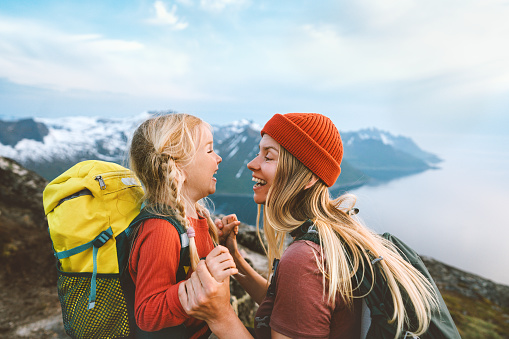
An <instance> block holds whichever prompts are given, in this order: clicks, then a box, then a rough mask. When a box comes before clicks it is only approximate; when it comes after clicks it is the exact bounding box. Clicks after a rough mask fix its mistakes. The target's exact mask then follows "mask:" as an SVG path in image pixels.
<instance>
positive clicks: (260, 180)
mask: <svg viewBox="0 0 509 339" xmlns="http://www.w3.org/2000/svg"><path fill="white" fill-rule="evenodd" d="M251 180H252V181H254V182H256V184H254V186H253V188H256V187H261V186H265V185H267V182H266V181H265V180H262V179H259V178H255V177H253V178H252V179H251Z"/></svg>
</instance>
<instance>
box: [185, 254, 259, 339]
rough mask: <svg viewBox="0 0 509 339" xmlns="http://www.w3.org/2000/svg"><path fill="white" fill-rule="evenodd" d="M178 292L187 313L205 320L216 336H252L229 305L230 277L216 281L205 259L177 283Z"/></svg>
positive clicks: (227, 337) (236, 338) (237, 338)
mask: <svg viewBox="0 0 509 339" xmlns="http://www.w3.org/2000/svg"><path fill="white" fill-rule="evenodd" d="M211 253H212V252H211ZM207 258H208V257H207ZM178 295H179V299H180V303H181V304H182V307H183V308H184V310H185V311H186V313H187V314H189V315H190V316H193V317H195V318H197V319H201V320H205V321H206V322H207V324H208V325H209V327H210V330H211V331H212V332H213V333H214V334H216V335H217V336H218V337H219V338H225V339H229V338H231V339H233V338H235V339H239V338H252V336H251V335H250V334H249V332H248V331H247V329H246V327H245V326H244V325H243V324H242V322H241V321H240V319H239V318H238V317H237V315H236V314H235V311H234V310H233V308H232V307H231V305H230V279H229V278H226V279H225V280H224V281H223V282H217V280H216V279H214V277H213V276H212V275H211V274H210V272H209V270H208V269H207V264H206V262H205V261H204V260H201V261H200V262H199V263H198V265H197V266H196V270H195V271H194V272H193V274H191V278H189V279H188V280H185V281H183V282H182V283H181V284H180V285H179V291H178Z"/></svg>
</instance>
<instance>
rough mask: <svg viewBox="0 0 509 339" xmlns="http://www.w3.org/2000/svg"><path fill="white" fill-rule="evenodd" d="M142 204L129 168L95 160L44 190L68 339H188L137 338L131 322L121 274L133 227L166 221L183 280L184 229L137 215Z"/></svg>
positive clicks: (126, 277)
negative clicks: (175, 237) (176, 239)
mask: <svg viewBox="0 0 509 339" xmlns="http://www.w3.org/2000/svg"><path fill="white" fill-rule="evenodd" d="M142 197H143V189H142V187H141V184H140V183H139V181H138V180H137V179H136V178H135V177H134V175H133V174H132V173H131V172H130V171H129V170H128V169H126V168H124V167H122V166H120V165H118V164H115V163H111V162H105V161H97V160H88V161H83V162H80V163H78V164H76V165H74V166H73V167H71V168H70V169H69V170H67V171H65V172H64V173H62V174H61V175H60V176H58V177H57V178H55V179H54V180H53V181H51V182H50V183H49V184H48V185H47V186H46V188H45V190H44V193H43V203H44V209H45V213H46V215H47V218H48V225H49V233H50V238H51V241H52V244H53V250H54V254H55V257H56V258H57V274H58V280H57V288H58V297H59V299H60V304H61V307H62V318H63V323H64V327H65V331H66V333H67V334H68V335H69V336H70V337H71V338H133V337H136V338H159V337H168V336H170V337H172V338H187V337H188V335H187V334H186V333H185V332H186V329H185V328H184V327H183V325H181V326H177V327H172V328H168V329H164V330H162V331H159V332H143V331H140V330H139V329H138V328H137V326H136V323H135V321H134V284H133V282H132V280H131V277H130V274H129V272H128V270H127V269H126V268H127V263H128V259H129V254H130V240H131V239H130V237H131V236H132V234H131V233H133V229H134V226H135V225H136V224H138V223H140V222H143V221H144V220H146V219H150V218H161V219H165V220H167V221H168V222H170V223H171V224H172V225H173V226H174V227H175V228H176V229H177V231H178V233H179V235H180V239H181V253H180V258H181V261H180V263H179V269H178V272H177V281H180V280H183V279H185V277H186V274H185V266H189V264H188V263H189V247H188V246H187V245H186V244H188V243H189V241H188V239H187V235H186V233H185V231H184V228H183V227H182V226H181V225H180V224H179V223H178V222H177V221H176V220H173V219H172V218H170V217H161V216H157V215H152V214H150V213H148V212H147V211H145V210H141V212H140V208H141V199H142ZM186 239H187V242H186ZM186 258H187V260H186Z"/></svg>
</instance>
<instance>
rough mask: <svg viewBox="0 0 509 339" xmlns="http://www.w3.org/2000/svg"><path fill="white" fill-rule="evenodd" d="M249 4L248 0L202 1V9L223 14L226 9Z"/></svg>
mask: <svg viewBox="0 0 509 339" xmlns="http://www.w3.org/2000/svg"><path fill="white" fill-rule="evenodd" d="M246 4H247V0H200V6H201V8H202V9H204V10H207V11H211V12H221V11H222V10H224V9H225V8H226V7H237V8H238V7H241V6H244V5H246Z"/></svg>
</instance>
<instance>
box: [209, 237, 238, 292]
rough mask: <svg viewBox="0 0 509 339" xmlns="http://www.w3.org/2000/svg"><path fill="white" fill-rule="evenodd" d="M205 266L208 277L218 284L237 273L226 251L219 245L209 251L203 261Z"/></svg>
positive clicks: (233, 262)
mask: <svg viewBox="0 0 509 339" xmlns="http://www.w3.org/2000/svg"><path fill="white" fill-rule="evenodd" d="M205 264H206V267H207V269H208V272H209V273H210V275H212V277H214V279H216V281H217V282H219V283H222V282H223V281H224V280H225V279H226V278H228V277H229V276H230V275H234V274H237V273H239V271H238V270H237V268H236V267H235V261H234V260H233V258H232V256H231V255H230V253H229V252H228V249H227V248H226V247H224V246H221V245H219V246H217V247H216V248H214V249H213V250H212V251H210V253H209V254H208V255H207V258H206V259H205Z"/></svg>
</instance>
